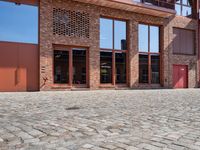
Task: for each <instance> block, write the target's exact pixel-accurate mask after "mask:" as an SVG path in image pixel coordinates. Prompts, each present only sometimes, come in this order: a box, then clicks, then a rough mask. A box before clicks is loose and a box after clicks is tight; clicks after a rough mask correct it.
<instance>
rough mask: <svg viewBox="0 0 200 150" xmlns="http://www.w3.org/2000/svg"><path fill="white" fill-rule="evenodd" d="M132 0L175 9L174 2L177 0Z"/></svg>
mask: <svg viewBox="0 0 200 150" xmlns="http://www.w3.org/2000/svg"><path fill="white" fill-rule="evenodd" d="M133 1H134V2H140V3H144V4H147V5H152V6H159V7H164V8H168V9H175V3H176V1H177V0H133Z"/></svg>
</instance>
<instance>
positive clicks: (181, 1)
mask: <svg viewBox="0 0 200 150" xmlns="http://www.w3.org/2000/svg"><path fill="white" fill-rule="evenodd" d="M176 5H178V6H180V12H179V13H180V16H183V17H190V16H184V15H183V7H187V8H191V18H195V14H193V9H195V8H194V5H195V4H193V5H192V6H190V5H189V0H187V4H183V0H180V3H177V2H175V10H176ZM176 14H177V15H178V12H177V13H176Z"/></svg>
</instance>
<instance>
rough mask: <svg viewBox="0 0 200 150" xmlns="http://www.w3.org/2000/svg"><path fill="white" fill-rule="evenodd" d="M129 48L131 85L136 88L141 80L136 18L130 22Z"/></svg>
mask: <svg viewBox="0 0 200 150" xmlns="http://www.w3.org/2000/svg"><path fill="white" fill-rule="evenodd" d="M128 50H129V67H128V69H129V87H131V88H136V87H137V86H138V82H139V59H138V23H137V22H136V21H134V20H131V21H130V22H129V24H128Z"/></svg>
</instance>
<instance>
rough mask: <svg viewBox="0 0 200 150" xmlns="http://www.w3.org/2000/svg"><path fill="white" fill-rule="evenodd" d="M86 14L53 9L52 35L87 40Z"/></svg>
mask: <svg viewBox="0 0 200 150" xmlns="http://www.w3.org/2000/svg"><path fill="white" fill-rule="evenodd" d="M89 24H90V17H89V14H88V13H85V12H77V11H71V10H65V9H60V8H53V34H54V35H55V34H56V35H63V36H75V37H82V38H89V36H90V35H89V26H90V25H89Z"/></svg>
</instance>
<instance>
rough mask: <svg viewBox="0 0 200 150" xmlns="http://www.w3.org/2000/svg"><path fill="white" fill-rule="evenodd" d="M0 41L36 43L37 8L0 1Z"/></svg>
mask: <svg viewBox="0 0 200 150" xmlns="http://www.w3.org/2000/svg"><path fill="white" fill-rule="evenodd" d="M0 22H1V23H0V41H12V42H23V43H38V8H37V7H34V6H28V5H19V6H18V5H15V4H14V3H8V2H2V1H0Z"/></svg>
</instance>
